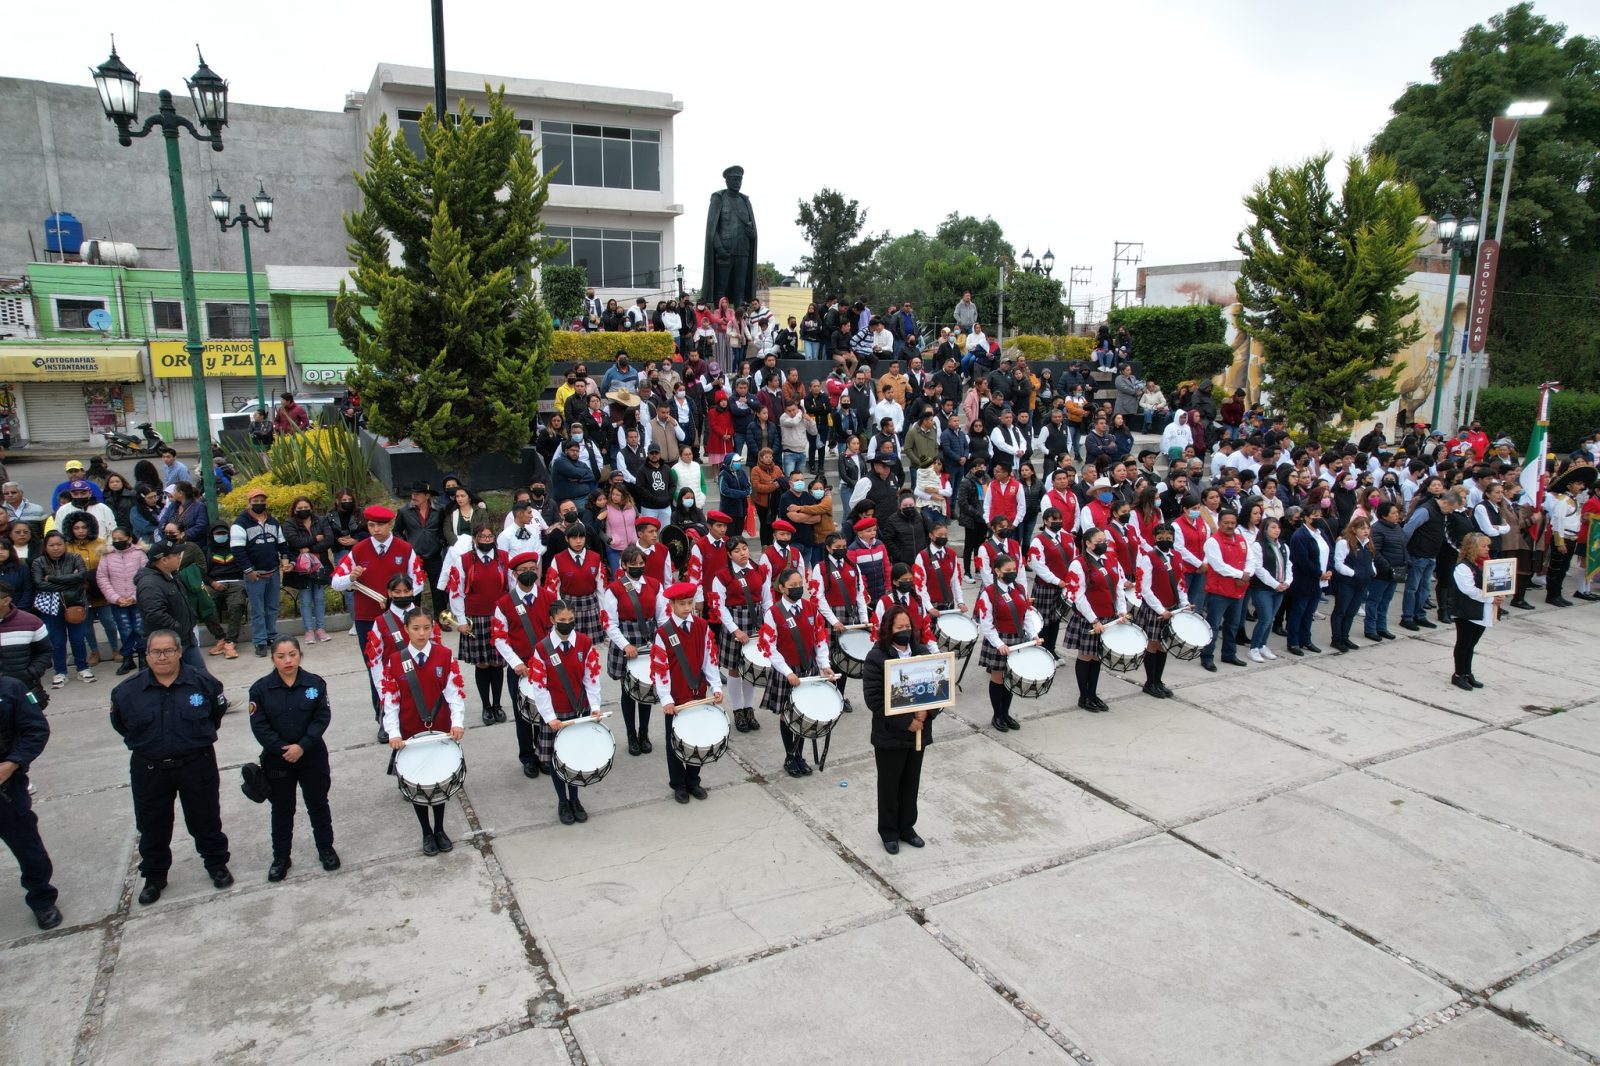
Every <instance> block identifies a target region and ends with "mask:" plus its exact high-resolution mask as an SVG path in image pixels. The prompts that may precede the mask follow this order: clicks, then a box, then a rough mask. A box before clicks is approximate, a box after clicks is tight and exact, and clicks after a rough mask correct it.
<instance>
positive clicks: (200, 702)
mask: <svg viewBox="0 0 1600 1066" xmlns="http://www.w3.org/2000/svg"><path fill="white" fill-rule="evenodd" d="M205 702H206V698H205V696H204V695H202V694H201V693H198V692H191V693H189V706H191V707H203V706H204V705H205Z"/></svg>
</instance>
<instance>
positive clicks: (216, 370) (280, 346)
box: [150, 337, 289, 378]
mask: <svg viewBox="0 0 1600 1066" xmlns="http://www.w3.org/2000/svg"><path fill="white" fill-rule="evenodd" d="M205 361H206V362H205V372H206V377H208V378H211V377H224V378H247V377H255V375H256V360H255V353H254V352H253V351H251V350H250V339H249V338H248V337H247V338H245V339H244V340H212V341H206V347H205ZM150 368H151V371H152V372H153V373H154V374H155V376H156V377H158V378H186V377H189V376H190V374H189V353H188V352H187V351H185V350H184V347H183V342H182V341H151V342H150ZM288 371H289V355H288V350H287V346H286V345H285V344H284V342H283V341H262V342H261V373H262V375H263V376H265V377H269V378H270V377H280V378H281V377H283V376H284V375H285V374H286V373H288Z"/></svg>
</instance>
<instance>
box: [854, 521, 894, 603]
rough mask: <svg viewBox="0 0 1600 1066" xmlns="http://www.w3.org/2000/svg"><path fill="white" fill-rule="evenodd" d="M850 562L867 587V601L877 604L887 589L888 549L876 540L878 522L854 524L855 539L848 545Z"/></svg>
mask: <svg viewBox="0 0 1600 1066" xmlns="http://www.w3.org/2000/svg"><path fill="white" fill-rule="evenodd" d="M850 561H851V562H852V563H855V564H856V570H857V571H859V572H860V574H861V580H862V582H863V583H864V584H865V585H866V587H867V601H868V602H869V603H875V602H877V599H878V597H880V596H882V595H883V594H884V592H885V591H886V590H887V589H888V587H889V549H888V546H886V545H885V544H884V543H883V541H881V540H879V539H878V520H877V519H876V518H863V519H862V520H861V521H859V522H857V523H856V539H855V540H854V541H853V542H851V544H850Z"/></svg>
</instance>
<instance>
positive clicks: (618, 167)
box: [600, 137, 633, 189]
mask: <svg viewBox="0 0 1600 1066" xmlns="http://www.w3.org/2000/svg"><path fill="white" fill-rule="evenodd" d="M600 144H601V146H602V148H601V152H602V155H603V156H604V160H605V181H606V188H608V189H631V188H633V153H632V152H631V151H630V150H629V142H627V141H619V140H617V139H615V138H613V137H606V138H604V139H603V140H602V141H601V142H600Z"/></svg>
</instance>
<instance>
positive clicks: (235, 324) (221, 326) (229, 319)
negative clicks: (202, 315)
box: [206, 303, 272, 340]
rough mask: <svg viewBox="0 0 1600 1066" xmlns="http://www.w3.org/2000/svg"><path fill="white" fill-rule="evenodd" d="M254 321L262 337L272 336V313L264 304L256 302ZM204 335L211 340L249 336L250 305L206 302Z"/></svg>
mask: <svg viewBox="0 0 1600 1066" xmlns="http://www.w3.org/2000/svg"><path fill="white" fill-rule="evenodd" d="M256 321H257V324H258V325H259V326H260V327H261V335H262V336H263V337H270V336H272V315H271V313H270V310H269V309H268V307H267V305H266V304H261V303H258V304H256ZM206 336H207V337H210V338H211V339H213V340H219V339H222V338H233V337H248V336H250V305H249V304H244V303H239V304H222V303H207V304H206Z"/></svg>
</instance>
